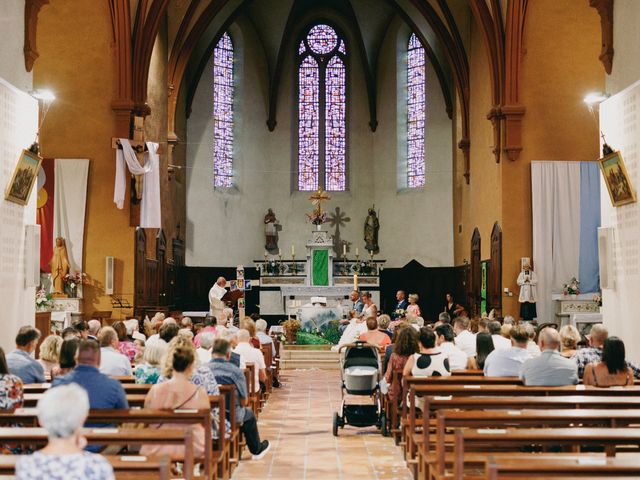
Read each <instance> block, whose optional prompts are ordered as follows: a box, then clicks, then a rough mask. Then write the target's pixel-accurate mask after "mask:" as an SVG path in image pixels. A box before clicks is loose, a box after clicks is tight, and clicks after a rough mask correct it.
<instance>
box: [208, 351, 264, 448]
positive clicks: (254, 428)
mask: <svg viewBox="0 0 640 480" xmlns="http://www.w3.org/2000/svg"><path fill="white" fill-rule="evenodd" d="M211 354H212V357H213V358H212V359H211V361H210V362H209V363H208V364H207V365H208V367H209V368H210V369H211V371H212V372H213V374H214V375H215V377H216V381H217V382H218V383H219V384H222V385H234V386H235V388H236V405H235V408H236V419H237V421H238V423H240V424H241V425H242V426H241V427H240V429H241V430H242V433H243V434H244V437H245V439H246V440H247V447H249V451H250V452H251V453H252V455H253V459H254V460H260V459H261V458H262V457H264V456H265V455H266V454H267V451H268V450H269V441H268V440H263V441H260V433H259V432H258V423H257V421H256V416H255V415H254V414H253V411H252V410H251V409H250V408H247V407H246V404H247V399H248V397H249V394H248V392H247V382H246V380H245V377H244V374H243V373H242V370H240V369H239V368H238V367H236V366H235V365H234V364H233V363H231V362H230V361H229V359H230V358H231V344H230V343H229V342H228V341H227V340H224V339H222V338H218V339H217V340H216V341H215V343H214V344H213V349H212V351H211Z"/></svg>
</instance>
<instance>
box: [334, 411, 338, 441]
mask: <svg viewBox="0 0 640 480" xmlns="http://www.w3.org/2000/svg"><path fill="white" fill-rule="evenodd" d="M339 426H340V416H339V415H338V412H334V414H333V436H334V437H337V436H338V427H339Z"/></svg>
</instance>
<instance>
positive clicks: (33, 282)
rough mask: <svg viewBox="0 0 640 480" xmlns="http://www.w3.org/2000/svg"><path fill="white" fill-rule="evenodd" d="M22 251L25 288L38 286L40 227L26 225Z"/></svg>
mask: <svg viewBox="0 0 640 480" xmlns="http://www.w3.org/2000/svg"><path fill="white" fill-rule="evenodd" d="M25 232H26V243H25V250H24V284H25V287H37V286H39V285H40V225H26V226H25Z"/></svg>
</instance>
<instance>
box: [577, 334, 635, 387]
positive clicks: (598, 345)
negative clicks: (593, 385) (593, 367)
mask: <svg viewBox="0 0 640 480" xmlns="http://www.w3.org/2000/svg"><path fill="white" fill-rule="evenodd" d="M608 337H609V331H608V330H607V327H605V326H604V325H603V324H602V323H597V324H595V325H594V326H593V327H591V332H590V333H589V347H587V348H582V349H580V350H578V351H577V352H576V353H575V354H574V355H573V356H572V357H571V358H572V360H574V361H575V362H576V363H577V364H578V375H579V376H580V378H582V377H583V376H584V369H585V367H586V366H587V365H588V364H589V363H598V362H600V360H601V359H602V348H603V346H604V342H605V340H606V339H607V338H608ZM625 362H626V365H627V366H628V367H629V368H631V370H632V371H633V376H634V377H636V378H638V377H640V367H638V365H636V364H635V363H633V362H631V361H629V360H626V361H625Z"/></svg>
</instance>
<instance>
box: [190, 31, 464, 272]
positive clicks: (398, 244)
mask: <svg viewBox="0 0 640 480" xmlns="http://www.w3.org/2000/svg"><path fill="white" fill-rule="evenodd" d="M236 27H237V26H234V28H233V29H232V32H231V33H232V35H233V38H234V42H235V46H236V52H237V55H236V59H237V60H236V66H237V68H236V80H237V84H236V99H237V102H236V106H235V112H236V119H237V124H236V127H235V165H234V167H235V174H236V177H235V180H236V184H237V187H236V188H234V189H233V190H231V191H220V190H214V189H213V186H212V185H213V176H212V165H211V162H212V160H211V158H212V156H211V151H212V143H213V138H212V135H213V122H212V119H211V109H212V104H213V93H212V88H211V84H212V66H211V63H210V64H209V65H208V66H207V67H206V69H205V73H204V74H203V76H202V79H201V81H200V84H199V86H198V88H197V91H196V94H195V98H194V103H193V108H192V113H191V116H190V118H189V120H188V122H187V132H188V133H187V144H188V145H187V165H188V168H187V228H188V230H187V258H186V261H187V264H188V265H193V266H234V265H238V264H244V265H250V264H251V261H252V260H253V259H261V258H262V256H263V252H264V234H263V224H262V219H263V216H264V214H265V213H266V210H267V208H273V210H274V211H275V213H276V215H277V217H278V219H279V220H280V222H281V223H282V225H283V230H282V231H281V232H280V241H279V245H280V247H281V249H282V252H283V254H284V255H285V257H287V258H289V257H290V250H291V245H292V244H293V245H295V248H296V256H297V258H300V256H301V255H302V254H303V252H304V245H305V243H306V241H307V240H308V238H309V236H310V231H311V225H309V224H308V223H306V221H305V220H306V218H305V212H308V211H311V209H312V207H311V204H310V203H309V201H308V196H309V192H295V191H294V192H292V188H291V184H292V179H291V170H292V166H293V164H294V163H293V162H294V158H293V157H294V151H295V150H294V149H295V135H294V132H293V131H292V128H293V125H294V123H293V122H294V121H295V108H294V107H295V104H294V101H295V98H294V93H293V92H294V90H295V89H294V84H293V81H294V74H293V55H292V56H291V57H289V58H288V60H287V62H286V64H285V68H284V75H283V79H282V80H283V82H282V85H281V89H280V100H279V104H278V117H277V120H278V125H277V127H276V129H275V131H274V132H269V131H268V129H267V127H266V123H265V122H266V118H267V113H266V104H267V102H266V98H265V97H264V95H265V92H266V91H267V89H266V88H265V86H266V83H267V75H266V71H267V67H266V64H265V60H264V52H263V50H262V47H261V46H260V44H259V42H258V40H257V38H256V37H255V35H254V34H253V32H252V30H251V29H250V28H247V27H246V26H245V25H242V24H241V27H242V28H236ZM395 49H396V38H395V36H392V37H389V38H387V40H385V45H384V46H383V50H382V52H383V53H382V55H381V60H380V64H379V68H381V69H382V70H383V72H381V74H380V76H379V82H378V86H377V88H378V98H379V102H378V114H379V126H378V130H377V131H376V132H375V133H373V132H371V130H370V128H369V110H368V104H367V97H366V88H365V82H364V76H363V73H362V70H361V68H360V65H359V62H358V61H357V59H355V58H352V59H351V63H350V68H349V75H348V82H349V83H348V87H349V88H348V112H347V115H348V178H349V191H347V192H332V193H331V196H332V199H331V201H330V202H329V204H328V209H329V211H333V210H334V209H335V207H336V206H339V207H340V208H341V209H342V210H343V211H345V212H346V214H347V215H348V217H350V219H351V221H350V222H349V223H347V225H346V227H342V228H341V238H342V239H343V240H347V241H349V242H353V245H352V247H351V253H350V258H353V255H354V251H355V247H356V246H357V247H359V249H360V252H361V253H363V252H364V238H363V227H364V220H365V217H366V215H367V209H368V207H370V206H371V205H372V204H373V203H375V205H376V209H379V210H380V223H381V229H380V248H381V250H380V256H379V258H382V259H386V260H387V266H393V267H396V266H402V265H404V264H405V263H406V262H408V261H409V260H411V259H412V258H416V259H417V260H418V261H420V262H422V263H423V264H425V265H429V266H443V265H452V262H453V241H452V198H451V184H452V181H451V121H450V120H449V119H448V118H447V116H446V112H445V108H444V104H443V99H442V95H441V93H440V91H439V86H438V83H437V80H436V79H435V76H433V75H429V78H428V85H429V87H428V88H429V93H428V95H429V97H430V100H431V101H432V103H431V104H430V107H429V108H430V111H429V117H430V121H432V122H433V125H434V128H433V130H432V131H429V133H428V134H427V143H429V144H430V145H429V149H430V152H433V153H432V154H433V159H434V164H433V166H429V167H428V172H429V173H428V174H429V175H430V177H429V180H428V185H427V187H426V188H425V189H424V190H421V191H416V192H398V191H397V185H396V173H395V172H396V163H397V152H398V148H397V142H398V135H399V134H398V131H397V129H396V125H395V124H396V120H397V115H398V112H397V98H396V94H395V92H396V78H395V76H396V57H395ZM430 128H431V126H430ZM430 155H431V153H430ZM430 161H431V158H430ZM325 228H327V229H329V230H330V231H333V228H331V227H329V226H328V225H327V226H325Z"/></svg>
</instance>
